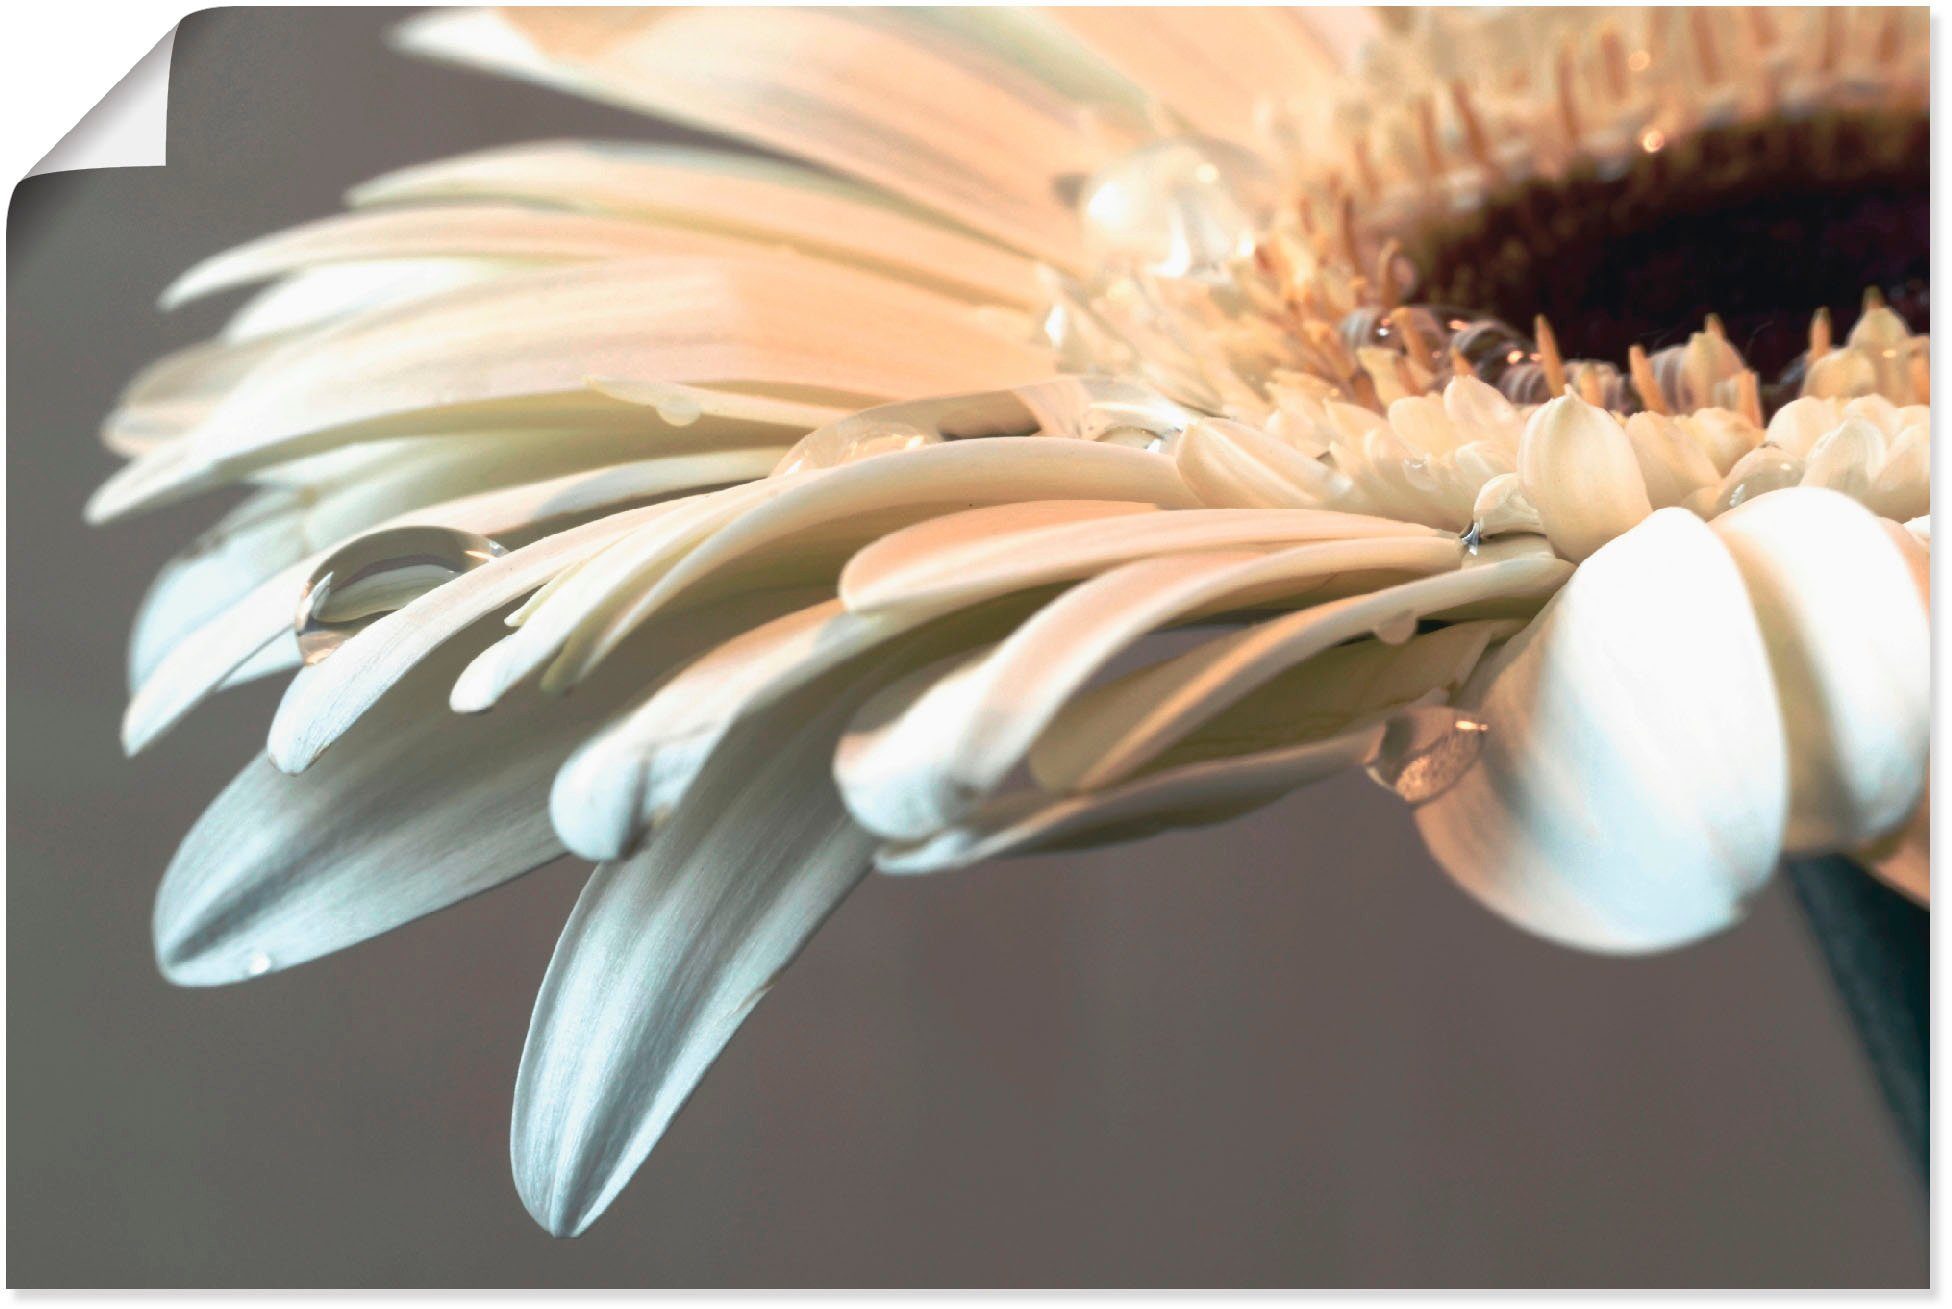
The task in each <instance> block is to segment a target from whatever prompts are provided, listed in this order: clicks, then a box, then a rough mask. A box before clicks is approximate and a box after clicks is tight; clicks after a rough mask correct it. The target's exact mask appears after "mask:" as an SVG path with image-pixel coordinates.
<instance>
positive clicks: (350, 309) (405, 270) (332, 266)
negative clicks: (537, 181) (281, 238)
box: [223, 256, 534, 345]
mask: <svg viewBox="0 0 1952 1309" xmlns="http://www.w3.org/2000/svg"><path fill="white" fill-rule="evenodd" d="M532 267H534V265H533V264H529V263H524V262H522V261H520V260H515V259H485V258H472V257H470V258H462V257H458V256H446V257H441V258H423V259H398V258H395V259H346V260H339V261H337V262H334V263H329V264H321V265H319V266H318V267H316V268H306V269H304V270H303V271H300V272H296V273H293V274H291V275H290V276H288V277H282V278H280V279H279V280H277V281H276V282H273V283H272V284H271V285H269V286H267V287H264V288H263V289H261V290H259V291H257V292H256V293H255V294H253V295H251V296H250V297H249V298H247V299H246V300H245V301H244V303H243V304H242V305H239V306H238V308H237V311H236V312H235V313H233V314H232V315H231V316H230V318H229V319H228V320H227V321H226V322H225V323H224V332H223V339H224V340H225V341H228V342H232V343H235V344H238V345H246V344H253V343H256V342H260V341H263V340H265V339H266V338H267V337H286V336H291V335H294V334H296V333H298V332H304V331H318V330H322V329H324V328H325V327H328V326H330V325H331V324H332V323H334V322H337V321H339V320H341V319H346V318H350V317H352V316H353V315H355V314H362V313H368V312H373V311H377V310H380V309H385V308H388V307H390V306H394V305H402V304H406V303H407V302H408V301H411V300H421V299H425V298H426V297H428V296H433V295H439V294H440V293H441V292H443V291H452V290H454V289H455V288H457V287H463V286H469V285H472V284H474V283H476V282H486V281H488V280H489V279H491V278H496V277H501V276H504V275H506V274H508V273H514V272H520V271H523V270H524V269H527V268H532Z"/></svg>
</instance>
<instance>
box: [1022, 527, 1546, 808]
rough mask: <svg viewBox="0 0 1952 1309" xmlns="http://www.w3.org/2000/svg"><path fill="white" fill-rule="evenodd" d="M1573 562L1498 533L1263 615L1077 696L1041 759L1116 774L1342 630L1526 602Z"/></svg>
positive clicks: (1082, 777) (1067, 786) (1058, 777)
mask: <svg viewBox="0 0 1952 1309" xmlns="http://www.w3.org/2000/svg"><path fill="white" fill-rule="evenodd" d="M1570 572H1571V566H1570V565H1569V564H1567V563H1566V562H1565V561H1564V560H1561V559H1556V558H1554V557H1552V554H1551V552H1550V551H1548V550H1544V549H1543V548H1542V547H1531V548H1527V547H1526V546H1524V545H1518V546H1513V547H1510V548H1506V547H1505V546H1503V545H1502V544H1497V545H1488V546H1486V547H1485V548H1484V550H1483V552H1482V554H1481V556H1480V557H1479V558H1478V559H1477V560H1473V561H1472V562H1471V563H1470V564H1469V565H1468V566H1466V567H1462V568H1458V569H1456V570H1453V571H1451V572H1447V573H1440V574H1438V575H1436V576H1434V577H1425V578H1419V579H1417V580H1415V581H1410V582H1404V583H1401V584H1399V585H1396V586H1388V587H1383V588H1381V589H1378V590H1375V591H1372V592H1369V593H1367V594H1359V595H1354V596H1350V597H1348V598H1346V599H1340V600H1333V601H1330V602H1328V603H1326V604H1321V605H1316V606H1314V607H1312V608H1308V609H1303V610H1301V611H1299V612H1297V613H1293V614H1288V615H1285V616H1283V617H1280V618H1274V619H1269V620H1267V621H1265V622H1261V623H1257V624H1255V625H1253V626H1251V627H1247V628H1244V629H1242V630H1240V631H1238V632H1234V633H1231V634H1229V635H1227V636H1223V637H1219V638H1216V639H1215V640H1212V641H1208V642H1206V643H1205V644H1203V645H1200V646H1197V647H1195V648H1194V649H1192V650H1189V651H1187V652H1186V653H1184V654H1182V655H1179V656H1177V657H1175V658H1172V659H1168V660H1166V661H1164V662H1163V663H1159V664H1155V665H1153V666H1152V667H1150V668H1146V669H1142V670H1140V671H1139V672H1136V673H1132V674H1129V675H1128V676H1126V677H1124V678H1121V679H1119V680H1117V681H1115V682H1112V683H1109V684H1107V685H1106V686H1103V687H1100V688H1098V689H1096V690H1094V691H1091V692H1088V693H1087V694H1085V695H1083V696H1080V697H1079V698H1077V699H1076V700H1074V701H1072V702H1071V704H1069V705H1068V706H1067V707H1066V708H1065V710H1064V711H1063V712H1062V713H1060V714H1059V715H1058V716H1057V718H1056V719H1055V721H1053V722H1052V724H1051V726H1050V727H1049V729H1048V730H1046V731H1045V732H1044V734H1043V736H1042V737H1040V738H1039V740H1038V743H1037V746H1036V748H1035V749H1034V750H1033V751H1032V752H1031V756H1030V765H1031V769H1032V771H1033V772H1034V773H1035V775H1036V776H1037V778H1038V780H1039V782H1040V783H1042V784H1043V785H1044V786H1046V787H1048V788H1050V789H1053V790H1090V789H1096V788H1100V787H1104V786H1110V785H1113V784H1116V783H1118V782H1121V781H1123V780H1125V779H1126V778H1129V777H1131V776H1132V775H1133V774H1134V773H1135V772H1137V771H1138V770H1139V769H1140V768H1142V767H1144V766H1145V765H1146V764H1147V763H1148V762H1150V761H1151V760H1152V759H1154V758H1156V757H1157V756H1158V755H1159V754H1160V753H1161V752H1163V751H1165V750H1167V749H1169V748H1170V747H1171V746H1173V745H1174V744H1175V743H1176V742H1178V741H1180V740H1181V739H1183V738H1184V737H1186V736H1187V735H1189V734H1190V733H1191V732H1193V731H1195V730H1197V729H1198V728H1199V727H1200V726H1201V724H1203V723H1204V722H1206V721H1207V720H1209V719H1211V718H1212V717H1213V716H1214V715H1215V714H1218V713H1220V712H1222V711H1223V710H1225V709H1227V708H1228V707H1229V706H1231V705H1232V704H1234V703H1235V702H1237V701H1239V700H1240V699H1242V698H1243V697H1245V696H1246V695H1248V694H1249V693H1250V692H1252V691H1254V690H1255V689H1256V688H1258V687H1260V686H1262V685H1264V684H1265V683H1267V682H1268V681H1269V680H1270V679H1272V678H1274V677H1276V676H1278V675H1280V674H1281V673H1282V672H1284V671H1285V670H1287V669H1289V668H1292V667H1294V666H1296V665H1297V664H1300V663H1302V662H1303V661H1305V660H1307V659H1309V658H1311V657H1313V656H1315V655H1318V654H1320V653H1322V652H1323V651H1325V650H1327V649H1329V648H1331V647H1333V646H1335V645H1338V644H1340V643H1341V642H1343V641H1347V640H1352V639H1357V638H1361V637H1366V636H1369V635H1371V634H1372V633H1382V634H1388V635H1390V636H1395V635H1396V634H1397V633H1398V632H1399V631H1403V630H1405V629H1406V627H1407V630H1409V631H1414V629H1415V625H1416V623H1417V622H1418V621H1419V620H1420V619H1422V618H1426V617H1430V616H1433V615H1438V614H1448V615H1452V616H1454V617H1464V616H1470V617H1478V616H1484V614H1485V611H1486V610H1487V609H1493V608H1499V607H1512V606H1516V607H1521V608H1522V607H1526V606H1529V605H1532V604H1534V603H1536V602H1537V601H1538V600H1540V599H1542V598H1543V597H1544V596H1547V595H1549V594H1551V593H1552V591H1554V590H1555V589H1557V587H1558V586H1559V585H1560V583H1561V582H1563V581H1564V580H1565V577H1566V576H1567V574H1568V573H1570ZM1398 639H1401V638H1400V637H1399V638H1398Z"/></svg>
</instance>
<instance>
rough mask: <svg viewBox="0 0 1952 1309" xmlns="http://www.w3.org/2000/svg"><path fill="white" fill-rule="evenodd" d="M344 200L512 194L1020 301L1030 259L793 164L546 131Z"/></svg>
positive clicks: (416, 169)
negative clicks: (553, 137) (551, 135)
mask: <svg viewBox="0 0 1952 1309" xmlns="http://www.w3.org/2000/svg"><path fill="white" fill-rule="evenodd" d="M351 198H352V201H353V203H355V204H360V205H368V204H398V203H400V202H402V201H410V202H425V201H453V200H514V201H518V202H521V203H525V204H532V205H533V204H539V205H549V206H552V207H556V208H564V209H585V210H590V209H593V210H598V211H601V212H604V213H611V214H623V215H628V216H631V217H637V218H643V219H650V220H655V221H657V222H659V223H664V224H671V223H677V224H682V225H684V226H686V227H692V228H697V229H700V230H703V231H708V232H722V233H727V234H735V235H738V236H741V237H744V238H746V239H748V240H753V241H760V242H765V243H768V244H774V245H778V244H786V245H791V246H794V247H797V248H799V249H802V250H805V251H808V252H809V253H814V254H820V255H823V256H825V257H828V258H843V259H849V260H853V261H857V262H860V263H862V264H865V265H866V266H868V267H870V268H880V269H883V270H886V271H892V272H895V273H898V274H899V275H900V276H901V277H903V278H904V279H906V280H909V281H913V282H917V283H920V284H922V285H930V286H935V287H937V288H938V289H941V290H945V291H949V292H951V293H953V294H956V295H961V296H966V297H967V296H980V297H981V298H982V299H983V300H984V301H986V302H990V303H1000V304H1017V305H1025V306H1029V305H1031V304H1033V303H1034V300H1035V295H1036V285H1037V284H1036V279H1035V275H1034V272H1033V266H1032V264H1031V261H1029V260H1028V259H1025V258H1024V257H1023V256H1021V255H1017V254H1013V253H1011V252H1010V251H1007V250H1004V249H1002V248H1001V247H999V246H996V245H993V244H991V243H990V242H988V241H985V240H981V239H979V238H976V237H973V236H970V235H968V234H967V233H965V232H962V231H958V230H957V229H955V228H952V227H949V226H947V225H945V224H942V223H939V222H936V221H933V220H931V219H930V218H929V217H928V216H927V215H925V214H923V213H922V212H921V211H919V210H916V209H913V208H911V207H909V206H907V205H905V204H902V203H901V202H900V201H897V200H895V199H893V198H892V197H890V196H885V195H879V194H876V193H875V192H874V191H872V190H870V189H869V188H867V187H864V186H860V185H858V184H856V183H853V182H848V181H845V180H843V179H841V178H838V177H834V176H833V175H831V174H828V173H823V172H818V171H816V170H814V169H811V168H806V167H802V166H801V165H798V164H790V163H786V162H784V161H782V160H777V159H765V158H761V157H758V156H755V155H750V154H732V153H729V152H727V151H723V150H701V149H697V148H693V147H685V146H670V145H636V144H627V143H624V142H591V141H548V142H541V143H538V144H535V145H519V146H508V147H503V148H500V149H494V150H485V151H482V152H480V153H478V154H469V155H461V156H459V157H457V158H453V159H442V160H437V161H435V162H433V163H427V164H418V165H415V166H413V167H410V168H405V169H402V170H400V171H399V172H396V173H389V174H387V175H386V176H385V177H381V178H377V179H375V180H373V181H371V182H367V183H365V184H364V185H362V186H359V187H356V188H354V190H353V193H352V197H351Z"/></svg>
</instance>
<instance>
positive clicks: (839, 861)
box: [510, 678, 873, 1236]
mask: <svg viewBox="0 0 1952 1309" xmlns="http://www.w3.org/2000/svg"><path fill="white" fill-rule="evenodd" d="M852 690H853V688H850V687H849V685H848V684H847V682H846V681H844V680H843V681H840V682H838V683H837V682H836V681H835V680H834V679H832V678H829V679H823V680H822V681H819V682H816V683H814V684H812V685H811V686H809V687H807V688H804V689H803V690H802V691H801V692H800V693H798V694H796V695H794V696H790V697H788V698H787V699H786V700H785V701H783V702H781V704H780V705H778V706H777V707H776V709H775V710H774V711H773V712H771V713H767V714H763V715H760V716H759V717H757V718H755V719H754V720H753V721H752V722H751V723H749V724H746V725H745V726H743V727H741V728H740V729H737V730H735V731H734V732H733V733H731V734H730V735H728V736H727V737H726V738H725V740H724V741H723V742H722V743H721V744H720V745H719V748H718V749H717V750H716V751H715V752H714V754H713V757H712V759H711V761H710V762H709V763H708V764H707V765H706V767H705V771H704V773H703V774H702V775H701V776H700V777H699V779H698V782H697V785H696V786H695V787H694V788H693V791H692V794H691V795H690V796H688V797H687V799H686V802H685V803H684V804H683V805H682V806H680V807H679V809H678V810H677V812H676V813H675V814H674V815H673V816H672V818H671V820H670V822H669V823H668V824H667V825H666V826H665V827H664V828H663V829H661V830H660V831H659V832H658V834H657V836H656V838H655V839H654V840H653V841H651V842H650V844H649V845H648V846H646V847H645V849H644V851H643V852H642V853H641V854H638V855H637V856H635V857H634V858H632V859H631V860H629V861H628V862H625V863H619V864H606V865H604V866H603V867H601V868H599V869H597V871H596V874H595V875H594V876H593V877H592V878H591V879H590V883H589V885H588V886H587V887H586V888H585V889H584V891H583V895H582V898H581V899H579V900H578V901H577V904H576V909H575V911H574V912H573V913H572V914H571V915H570V919H569V923H568V925H567V926H566V927H564V929H563V935H562V939H561V940H560V941H559V942H558V943H557V945H556V953H555V957H554V958H553V959H551V960H550V962H549V972H548V975H547V976H546V977H545V978H544V979H543V983H542V990H541V993H540V994H539V995H538V996H537V997H536V1004H535V1013H534V1016H533V1018H532V1019H531V1020H530V1024H529V1036H528V1043H527V1045H526V1047H525V1048H524V1050H523V1052H522V1069H521V1072H520V1074H519V1075H518V1076H517V1078H516V1083H515V1112H514V1129H513V1133H512V1139H511V1143H510V1155H511V1157H512V1160H513V1163H514V1169H515V1185H516V1189H517V1190H518V1191H519V1192H520V1193H521V1196H522V1202H523V1203H524V1204H525V1205H527V1206H528V1209H529V1212H530V1213H531V1214H533V1215H534V1216H535V1219H536V1221H537V1222H539V1223H541V1224H542V1225H543V1226H544V1227H545V1228H547V1229H548V1230H549V1231H550V1232H552V1233H554V1234H556V1235H558V1236H574V1235H576V1234H578V1233H580V1232H581V1231H583V1229H584V1228H586V1227H587V1226H589V1224H590V1223H591V1222H592V1221H594V1220H595V1218H596V1217H597V1215H598V1214H600V1213H602V1212H603V1210H604V1208H605V1207H607V1206H608V1205H609V1203H610V1201H611V1200H612V1199H613V1198H614V1197H615V1196H616V1194H617V1192H618V1191H619V1190H621V1189H622V1187H623V1185H624V1183H625V1182H626V1181H628V1180H629V1178H630V1175H631V1173H632V1172H634V1171H635V1170H636V1168H637V1166H638V1165H639V1164H640V1163H642V1162H643V1160H644V1158H645V1156H646V1155H648V1154H649V1153H650V1151H651V1147H652V1146H653V1145H655V1144H656V1142H657V1139H658V1137H659V1136H661V1135H662V1134H663V1132H664V1129H665V1126H666V1125H667V1124H668V1123H669V1122H670V1120H671V1117H672V1115H674V1114H675V1113H677V1111H678V1108H679V1106H681V1105H682V1104H683V1103H684V1101H685V1098H686V1097H687V1096H688V1095H690V1094H691V1090H692V1088H693V1087H694V1086H695V1085H696V1084H697V1083H698V1080H699V1079H700V1078H701V1077H703V1076H704V1073H705V1070H706V1068H707V1067H708V1066H710V1064H711V1062H712V1060H713V1059H715V1058H716V1057H717V1056H718V1052H719V1051H720V1049H722V1048H723V1047H724V1045H725V1043H726V1042H727V1041H728V1040H730V1039H731V1036H732V1033H733V1032H734V1031H735V1030H736V1029H737V1028H738V1025H739V1023H740V1022H742V1021H743V1020H744V1018H745V1016H746V1014H747V1013H749V1012H750V1011H751V1010H752V1007H753V1006H754V1005H755V1004H757V1003H758V1002H759V1000H760V998H761V997H763V996H764V995H765V993H766V991H767V989H768V988H770V987H771V986H772V984H773V981H774V979H775V978H776V977H777V976H778V975H779V972H780V970H781V969H783V968H784V967H786V965H787V964H788V963H790V962H791V961H792V959H793V957H794V956H795V955H796V954H798V953H799V951H800V948H801V946H802V945H804V944H805V942H806V939H807V937H808V936H810V935H811V934H812V932H813V931H814V929H815V928H817V927H818V926H819V925H820V923H821V922H822V921H823V920H824V919H825V918H826V917H827V915H828V914H829V913H831V912H832V911H833V909H834V907H835V906H836V905H837V904H839V902H840V900H841V898H842V897H843V896H845V895H846V894H847V892H848V891H850V890H852V889H853V887H854V884H855V883H856V882H858V881H859V880H860V878H861V875H862V874H863V873H864V872H865V871H866V868H867V864H868V860H869V858H870V856H871V854H872V851H873V841H872V839H871V838H869V837H868V836H867V834H866V833H864V832H862V831H861V830H860V829H859V828H857V827H855V826H854V824H853V822H852V821H851V820H850V819H849V818H848V817H847V813H846V810H844V809H843V808H842V807H841V804H840V800H839V797H838V796H836V795H835V794H834V788H833V783H832V781H831V780H830V779H829V777H828V772H827V758H828V755H829V753H830V752H831V750H832V748H833V743H834V738H835V737H836V736H837V735H838V733H839V730H840V725H841V723H842V721H843V720H844V718H845V715H846V714H847V713H848V712H849V711H850V710H851V709H852V707H853V704H854V703H855V702H856V700H857V699H858V695H856V694H852V693H851V691H852Z"/></svg>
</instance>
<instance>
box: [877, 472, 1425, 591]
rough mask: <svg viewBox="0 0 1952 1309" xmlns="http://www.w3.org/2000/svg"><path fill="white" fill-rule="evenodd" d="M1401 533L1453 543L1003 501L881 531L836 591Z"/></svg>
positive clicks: (1078, 573) (1080, 504) (1289, 519)
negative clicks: (1412, 537)
mask: <svg viewBox="0 0 1952 1309" xmlns="http://www.w3.org/2000/svg"><path fill="white" fill-rule="evenodd" d="M1408 536H1424V537H1427V538H1428V539H1430V540H1432V541H1443V542H1448V543H1449V544H1450V545H1451V546H1452V548H1455V545H1456V540H1457V538H1455V537H1453V536H1450V535H1449V534H1447V533H1442V532H1438V531H1436V530H1435V529H1431V528H1425V527H1421V526H1419V525H1417V524H1415V523H1399V522H1396V521H1394V520H1393V519H1388V518H1372V517H1368V516H1366V515H1362V514H1345V513H1340V512H1337V511H1335V510H1327V509H1169V510H1159V509H1154V508H1152V507H1151V506H1138V505H1135V504H1132V503H1130V502H1127V503H1125V504H1118V503H1114V502H1110V501H1083V500H1080V501H1071V502H1064V503H1056V502H1053V503H1048V504H1041V505H1033V504H1028V503H1021V504H1007V505H998V506H996V507H994V508H986V509H974V510H969V511H967V512H964V513H960V514H950V515H945V516H943V517H941V518H937V519H933V520H931V521H929V522H926V523H921V524H918V525H916V526H914V527H910V528H907V529H905V530H903V531H900V532H895V533H891V534H889V535H888V536H885V537H883V538H881V539H880V540H878V541H876V542H875V543H874V544H872V545H869V546H867V547H865V548H864V549H862V550H861V551H860V553H858V554H856V555H855V556H854V557H853V558H852V559H851V560H849V561H848V564H847V567H846V569H845V570H844V571H843V572H842V573H841V578H840V593H841V599H843V600H845V601H846V602H847V606H848V608H850V609H853V610H856V611H857V612H867V611H870V610H881V609H894V608H901V607H906V606H916V605H919V606H924V607H934V606H940V605H945V604H951V603H955V604H969V603H972V602H974V601H976V600H979V599H982V598H984V597H987V596H992V595H998V594H1001V593H1003V592H1004V591H1007V590H1021V589H1025V588H1028V587H1032V586H1038V585H1042V584H1044V583H1048V582H1059V581H1070V580H1072V579H1074V578H1079V577H1088V576H1090V575H1091V574H1092V573H1094V572H1097V571H1098V570H1100V569H1103V568H1108V567H1111V566H1113V565H1116V564H1120V563H1124V562H1126V561H1127V560H1131V559H1143V558H1147V557H1150V556H1158V555H1167V554H1184V553H1190V552H1193V551H1203V550H1206V551H1211V550H1239V549H1245V548H1250V547H1256V546H1266V547H1273V546H1280V545H1292V544H1298V543H1300V542H1304V541H1325V540H1328V541H1332V540H1356V539H1371V538H1398V537H1408Z"/></svg>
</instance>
